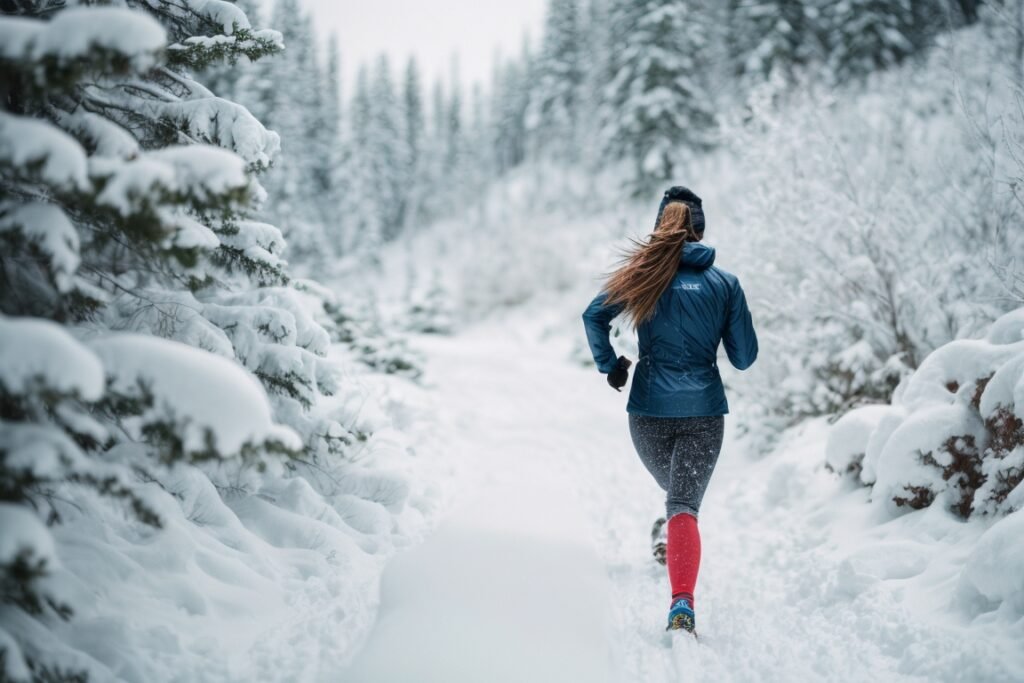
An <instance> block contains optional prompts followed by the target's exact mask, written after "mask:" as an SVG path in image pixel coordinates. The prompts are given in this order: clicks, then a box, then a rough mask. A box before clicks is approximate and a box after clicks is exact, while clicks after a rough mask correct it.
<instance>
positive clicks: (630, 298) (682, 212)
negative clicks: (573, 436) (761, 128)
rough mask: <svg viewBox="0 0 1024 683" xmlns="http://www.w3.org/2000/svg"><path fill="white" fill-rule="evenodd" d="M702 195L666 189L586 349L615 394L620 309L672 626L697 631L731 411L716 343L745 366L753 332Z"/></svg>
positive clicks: (620, 381)
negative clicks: (615, 326) (715, 486)
mask: <svg viewBox="0 0 1024 683" xmlns="http://www.w3.org/2000/svg"><path fill="white" fill-rule="evenodd" d="M703 237H704V211H703V209H702V208H701V200H700V197H698V196H697V195H696V194H694V193H693V192H691V191H690V190H688V189H687V188H685V187H678V186H677V187H673V188H671V189H669V190H668V191H666V192H665V196H664V198H663V199H662V201H661V206H660V207H659V209H658V218H657V220H656V221H655V228H654V232H653V233H651V235H650V236H649V237H648V238H647V239H646V240H645V241H642V242H641V241H635V240H634V242H633V248H632V249H631V250H630V251H629V253H627V255H626V257H625V258H624V259H623V261H622V263H621V265H620V267H619V268H618V269H617V270H616V271H615V272H614V273H612V274H611V275H610V276H609V277H608V279H607V281H606V283H605V286H604V289H603V290H602V291H601V293H599V294H598V295H597V296H596V297H594V300H593V301H592V302H590V306H588V307H587V310H586V311H584V313H583V324H584V326H585V328H586V331H587V340H588V342H589V343H590V351H591V353H593V355H594V361H595V362H596V363H597V368H598V370H600V371H601V372H602V373H604V374H607V375H608V384H610V385H611V386H612V388H614V389H615V390H616V391H621V388H622V387H623V386H625V384H626V380H627V379H628V368H629V367H630V365H631V364H632V363H631V361H630V360H629V359H628V358H626V357H625V356H619V357H618V358H616V357H615V352H614V350H613V349H612V345H611V342H610V341H609V339H608V334H609V332H610V331H611V321H612V319H613V318H615V317H616V316H617V315H619V314H620V313H625V314H626V316H627V319H628V320H629V321H630V322H631V323H632V324H633V326H634V327H635V328H636V330H637V333H638V335H639V342H640V343H639V349H640V358H639V360H638V362H637V367H636V375H635V377H634V378H633V385H632V387H631V388H630V391H629V403H628V405H627V407H626V410H627V412H628V413H629V433H630V436H631V437H632V439H633V445H634V446H635V447H636V451H637V453H638V454H639V456H640V460H641V461H642V462H643V464H644V466H645V467H646V468H647V470H648V471H649V472H650V473H651V474H652V475H653V476H654V479H655V480H656V481H657V482H658V485H659V486H661V488H662V489H664V490H665V493H666V501H665V517H666V519H667V520H668V523H667V527H668V549H667V565H668V577H669V583H670V584H671V587H672V599H671V601H670V603H669V613H668V629H680V628H682V629H686V630H687V631H689V632H691V633H692V632H693V631H694V627H695V619H694V599H693V591H694V586H695V585H696V583H697V570H698V568H699V566H700V533H699V531H698V530H697V512H698V510H699V509H700V503H701V499H702V498H703V497H704V491H705V489H706V488H707V485H708V481H709V480H710V479H711V473H712V472H713V471H714V469H715V463H716V462H717V461H718V454H719V451H720V450H721V448H722V435H723V431H724V425H725V418H724V415H725V414H726V413H728V412H729V406H728V403H727V402H726V399H725V389H724V387H723V386H722V379H721V377H720V376H719V373H718V363H717V359H716V358H717V355H718V345H719V342H724V343H725V351H726V353H727V354H728V356H729V361H730V362H731V363H732V364H733V365H734V366H735V367H736V368H738V369H740V370H745V369H747V368H749V367H750V366H751V364H753V362H754V359H755V358H757V337H756V335H755V334H754V326H753V323H752V321H751V319H750V311H749V310H748V309H747V301H746V297H744V295H743V289H742V288H741V287H740V283H739V280H738V279H737V278H736V276H735V275H732V274H730V273H727V272H725V271H724V270H721V269H720V268H716V267H715V266H714V265H713V264H714V261H715V250H714V249H713V248H712V247H709V246H707V245H704V244H701V243H700V240H701V239H702V238H703Z"/></svg>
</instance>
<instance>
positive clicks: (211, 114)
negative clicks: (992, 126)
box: [140, 97, 281, 168]
mask: <svg viewBox="0 0 1024 683" xmlns="http://www.w3.org/2000/svg"><path fill="white" fill-rule="evenodd" d="M140 106H141V107H142V108H143V109H144V110H147V111H149V112H151V113H152V115H153V116H155V117H158V118H167V119H171V120H172V121H175V122H176V123H177V125H179V126H180V127H181V128H182V129H183V130H184V131H185V132H186V133H187V134H188V135H190V136H191V137H193V138H195V139H196V140H198V141H200V142H205V143H208V144H212V145H217V146H219V147H223V148H225V149H228V150H231V151H232V152H234V153H235V154H238V155H239V156H240V157H242V158H243V159H245V161H246V163H247V164H251V165H253V166H256V167H259V168H265V167H267V166H269V165H270V164H271V163H272V162H273V161H274V160H275V159H276V158H277V156H278V154H279V153H280V151H281V138H280V137H279V136H278V134H277V133H275V132H274V131H272V130H267V129H266V128H264V127H263V124H261V123H260V122H259V121H258V120H257V119H256V117H254V116H253V115H252V114H251V113H249V110H248V109H246V108H245V107H243V106H242V105H240V104H237V103H235V102H231V101H229V100H224V99H221V98H219V97H202V98H199V99H193V100H184V101H174V102H164V101H146V102H144V103H140Z"/></svg>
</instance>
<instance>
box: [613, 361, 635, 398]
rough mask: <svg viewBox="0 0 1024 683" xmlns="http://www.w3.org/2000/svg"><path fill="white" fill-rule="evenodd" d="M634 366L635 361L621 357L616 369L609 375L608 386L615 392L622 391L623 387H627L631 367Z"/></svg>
mask: <svg viewBox="0 0 1024 683" xmlns="http://www.w3.org/2000/svg"><path fill="white" fill-rule="evenodd" d="M632 364H633V361H631V360H630V359H628V358H626V357H625V356H619V362H618V364H617V365H616V366H615V369H614V370H612V371H611V372H609V373H608V386H610V387H611V388H612V389H614V390H615V391H622V387H624V386H626V380H628V379H629V366H630V365H632Z"/></svg>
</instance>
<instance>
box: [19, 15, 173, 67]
mask: <svg viewBox="0 0 1024 683" xmlns="http://www.w3.org/2000/svg"><path fill="white" fill-rule="evenodd" d="M0 39H2V40H0V43H2V44H3V48H2V49H3V50H4V54H5V56H6V57H8V58H21V59H25V60H31V61H42V60H44V59H52V60H55V61H56V62H57V63H63V62H71V61H73V60H76V59H81V58H83V57H86V56H88V55H89V54H90V53H91V52H92V51H93V50H97V49H101V50H104V51H107V52H110V53H114V54H118V55H121V56H123V57H127V58H128V59H129V63H130V64H131V65H132V67H133V68H134V69H136V70H139V71H141V70H144V69H147V68H149V67H151V66H152V65H153V64H155V63H156V56H157V53H158V52H159V51H160V50H161V49H163V47H164V44H165V43H166V41H167V35H166V33H165V32H164V28H163V26H161V25H160V23H159V22H158V21H157V20H156V19H154V18H153V17H150V16H148V15H147V14H145V13H143V12H137V11H134V10H129V9H125V8H119V7H71V8H68V9H67V10H65V11H62V12H59V13H57V14H55V16H54V18H53V19H52V20H51V21H48V22H43V21H36V20H29V19H21V18H9V17H4V18H2V19H0Z"/></svg>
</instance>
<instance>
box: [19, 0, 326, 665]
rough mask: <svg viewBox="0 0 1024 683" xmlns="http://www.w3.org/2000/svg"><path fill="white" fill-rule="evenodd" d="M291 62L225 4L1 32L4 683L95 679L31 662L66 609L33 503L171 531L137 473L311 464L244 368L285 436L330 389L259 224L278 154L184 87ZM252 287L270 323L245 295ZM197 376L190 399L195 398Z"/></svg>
mask: <svg viewBox="0 0 1024 683" xmlns="http://www.w3.org/2000/svg"><path fill="white" fill-rule="evenodd" d="M280 45H281V39H280V35H279V34H278V33H276V32H274V31H255V30H253V29H251V27H250V25H249V22H248V20H247V19H246V17H245V15H244V13H242V12H241V11H240V10H239V9H238V8H237V7H235V6H233V5H230V4H228V3H223V2H221V3H212V2H201V3H198V2H185V3H182V4H159V5H154V4H151V3H138V4H136V3H132V2H126V3H124V4H123V6H120V7H105V6H102V7H93V6H75V7H66V6H65V5H62V4H61V5H54V4H51V3H43V2H25V3H19V4H18V5H17V7H16V9H12V10H8V11H6V12H5V14H4V15H2V16H0V70H2V72H3V73H4V79H3V86H2V91H0V107H2V109H3V111H0V190H2V191H0V196H2V197H3V200H2V201H0V242H2V244H3V248H2V249H0V312H2V313H3V314H4V315H5V316H19V317H14V318H0V321H2V322H0V338H2V340H0V349H2V353H0V355H2V358H0V420H2V429H0V433H2V438H0V488H2V489H3V500H4V501H5V503H4V508H3V515H2V516H3V519H2V524H3V530H2V533H3V536H4V538H5V543H4V547H5V549H6V550H5V554H4V556H3V557H2V558H0V582H2V583H3V586H4V591H3V593H4V595H3V601H4V603H5V610H4V612H3V615H4V617H3V623H2V624H0V634H2V637H0V649H2V653H3V654H2V659H3V665H4V668H3V674H4V676H5V678H6V679H9V680H47V681H53V680H82V678H83V675H82V673H81V671H80V670H79V669H78V668H76V667H74V666H69V665H67V663H66V662H65V663H60V662H53V661H47V660H46V657H48V656H49V655H48V654H47V653H45V652H43V651H42V650H40V649H39V647H38V646H39V645H40V644H41V642H40V639H46V638H47V637H48V636H47V635H46V633H47V632H46V631H45V627H43V626H41V625H39V624H37V623H36V622H34V621H33V620H32V617H34V616H39V617H40V618H44V619H45V618H46V617H45V614H44V613H45V612H46V611H47V610H49V611H52V612H56V613H57V614H58V615H60V616H67V615H68V614H69V611H70V609H71V607H70V606H68V605H66V604H64V603H63V602H62V601H61V600H60V599H59V598H58V597H53V596H52V595H50V594H49V593H48V592H47V590H48V589H47V588H46V586H45V585H42V586H41V584H44V583H45V580H46V579H45V574H46V573H47V572H48V571H49V570H50V569H51V568H52V566H53V562H54V561H55V559H54V558H55V554H54V551H53V544H52V540H51V539H50V538H49V535H48V533H47V532H46V530H45V528H43V527H42V526H41V525H39V524H38V523H33V522H31V521H30V520H31V519H32V516H33V515H34V514H35V513H32V512H29V511H28V508H27V507H24V504H26V503H28V504H30V505H31V507H32V508H34V509H35V510H37V511H38V512H39V513H42V514H43V515H44V516H46V518H47V521H50V522H53V521H58V520H59V518H60V515H61V514H62V512H61V511H60V505H59V503H60V502H62V501H65V500H69V499H74V498H76V497H79V496H83V495H85V496H87V495H90V494H89V493H88V491H91V492H92V494H93V495H96V496H99V497H106V498H109V497H113V498H116V499H119V500H121V501H123V502H125V503H126V504H127V506H128V508H129V509H130V510H131V511H132V512H133V513H134V514H135V516H136V517H137V518H138V519H139V520H140V521H142V522H144V523H147V524H151V525H158V524H159V518H158V517H157V516H156V515H155V513H154V512H153V511H152V510H151V509H150V508H149V507H148V506H147V505H146V504H145V503H144V502H143V501H142V499H141V498H139V496H138V495H136V492H135V488H136V487H137V486H138V481H136V479H135V478H134V477H132V476H130V475H129V474H128V473H131V472H134V473H136V475H138V474H140V473H141V474H144V475H145V476H146V477H150V476H151V474H148V472H151V471H152V468H154V467H156V466H157V464H158V463H160V462H163V463H169V462H203V461H207V460H210V459H215V460H218V459H221V458H225V457H232V456H247V457H249V458H261V457H263V455H264V454H272V453H296V452H297V451H298V449H299V448H300V447H301V445H302V443H301V441H300V440H299V439H298V438H297V436H296V435H295V433H294V432H292V431H291V430H288V429H284V428H281V427H278V426H277V425H275V424H274V423H273V421H272V418H271V413H270V411H271V408H270V405H269V404H268V403H267V399H266V395H265V394H264V392H263V390H262V389H261V388H260V386H259V384H258V383H257V382H256V381H255V380H254V379H253V378H252V377H251V376H250V375H248V374H247V373H245V372H244V371H243V370H242V369H241V368H239V367H238V365H237V364H236V363H235V360H234V359H235V358H236V357H238V358H240V359H242V360H243V361H245V362H247V363H248V364H249V365H250V367H251V368H252V369H253V370H254V372H255V373H256V374H257V375H258V376H260V377H261V379H263V380H264V384H265V386H266V387H267V388H268V389H270V390H271V391H276V392H279V393H280V394H282V396H283V397H284V398H283V399H282V403H279V404H278V405H279V407H280V408H283V410H281V414H279V418H282V419H288V418H294V417H295V416H294V415H292V414H289V411H288V408H290V407H291V406H292V405H293V404H296V405H297V404H301V403H302V400H301V399H307V402H308V400H309V399H311V398H312V397H313V396H314V395H315V394H316V393H317V392H318V391H319V390H320V389H325V388H327V387H328V386H329V383H330V382H333V377H331V376H330V373H329V372H326V371H325V368H322V367H318V366H317V361H316V360H315V359H316V353H323V349H322V348H319V347H318V346H317V335H316V331H315V329H314V328H313V327H310V328H307V329H303V330H302V334H301V335H299V334H297V332H298V330H297V329H296V327H297V326H296V321H297V318H298V316H297V314H296V311H292V310H288V308H289V306H288V304H289V302H288V301H286V300H287V298H288V290H287V289H286V288H285V287H284V286H283V285H284V284H285V283H286V282H287V273H286V272H285V270H284V263H283V261H281V260H280V257H279V251H280V249H281V248H282V246H283V242H282V240H281V236H280V233H279V232H278V231H277V230H276V228H273V227H272V226H269V225H264V224H260V223H255V222H252V221H251V220H247V219H246V213H247V211H249V210H250V209H251V208H252V206H253V202H254V201H255V200H258V199H259V197H260V196H261V194H262V189H261V188H260V186H259V185H258V183H257V182H256V181H255V179H254V177H253V173H255V172H257V171H259V170H262V169H265V168H267V167H268V165H269V164H270V162H271V160H272V159H273V157H274V155H275V154H276V153H277V151H278V148H279V141H278V137H277V136H276V135H275V134H273V133H270V132H268V131H267V130H266V129H264V128H263V126H262V125H260V123H259V122H258V121H257V120H256V119H254V118H253V117H252V116H251V115H250V114H249V112H248V111H246V110H245V109H244V108H242V107H241V106H239V105H236V104H234V103H232V102H230V101H227V100H223V99H220V98H218V97H216V96H215V95H213V93H211V92H210V91H209V90H208V89H207V88H205V87H203V86H202V85H200V84H199V83H198V82H197V81H195V80H193V79H192V78H191V77H190V76H189V74H190V73H191V72H192V71H194V70H202V69H204V68H207V67H209V66H210V65H212V64H213V63H215V62H226V63H233V62H235V61H236V60H238V59H240V58H242V57H245V58H247V59H257V58H260V57H263V56H266V55H268V54H273V53H275V52H277V51H278V50H279V49H280ZM254 284H255V285H257V286H259V285H264V286H266V289H264V290H260V291H262V292H266V294H262V295H261V296H264V297H266V298H267V299H268V301H266V302H265V303H263V302H261V303H260V304H259V305H256V306H253V305H252V302H246V301H243V300H242V299H241V298H240V297H241V296H242V294H241V291H240V290H248V289H251V288H252V287H253V285H254ZM236 297H238V298H236ZM274 298H277V299H280V300H282V301H283V302H284V305H282V306H277V305H274V303H273V299H274ZM32 318H43V319H49V320H50V321H53V322H48V321H46V320H33V319H32ZM257 322H258V326H257V325H255V324H254V325H251V326H249V327H247V328H245V329H246V331H247V332H249V333H250V337H248V338H245V339H244V342H245V343H241V342H242V338H240V337H239V336H237V335H239V334H241V328H240V327H239V326H240V324H242V323H257ZM61 323H62V324H66V325H74V327H73V328H69V329H70V330H72V331H73V332H74V335H75V336H77V337H79V338H81V339H87V340H88V341H86V342H85V343H84V344H83V342H81V341H78V340H76V339H75V338H74V337H73V336H72V335H70V334H68V333H67V332H65V331H64V330H62V329H61V327H60V324H61ZM110 330H121V331H124V332H135V333H142V334H127V333H120V334H110ZM258 330H262V331H263V332H260V331H258ZM289 330H290V332H289ZM262 333H265V334H266V335H267V336H269V337H272V339H259V338H258V337H259V335H260V334H262ZM321 333H322V330H321ZM148 335H155V336H159V337H165V338H167V339H171V340H175V341H176V342H183V344H181V343H173V342H170V341H164V340H160V339H155V338H153V336H148ZM189 346H194V347H197V348H196V349H190V348H188V347H189ZM199 349H202V350H199ZM311 349H312V350H311ZM211 352H212V353H211ZM218 355H219V356H222V357H223V358H217V356H218ZM182 376H191V377H195V378H196V380H197V381H196V383H195V385H194V386H192V387H191V388H189V389H188V390H186V391H183V385H182V384H181V383H180V382H179V381H177V378H180V377H182ZM210 401H212V402H214V403H220V404H223V405H228V404H230V405H233V406H235V408H237V410H238V411H239V412H237V413H236V412H234V411H218V410H210V405H211V403H209V402H210ZM298 412H301V411H298ZM321 421H322V420H321ZM293 422H302V423H305V424H306V425H308V424H309V423H310V422H312V420H310V419H309V418H303V419H294V420H293ZM317 426H320V425H317ZM318 431H320V430H317V429H308V430H306V436H307V437H308V438H310V439H311V440H316V439H319V436H314V434H315V433H317V432H318ZM101 454H102V457H99V456H100V455H101ZM83 490H84V491H85V492H84V493H83V492H82V491H83ZM55 501H56V502H55ZM19 503H20V504H22V506H21V507H19ZM64 508H65V509H72V510H73V509H75V508H74V503H72V504H71V506H70V507H69V506H67V505H65V506H64ZM8 541H10V542H8ZM8 551H9V552H8Z"/></svg>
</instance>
